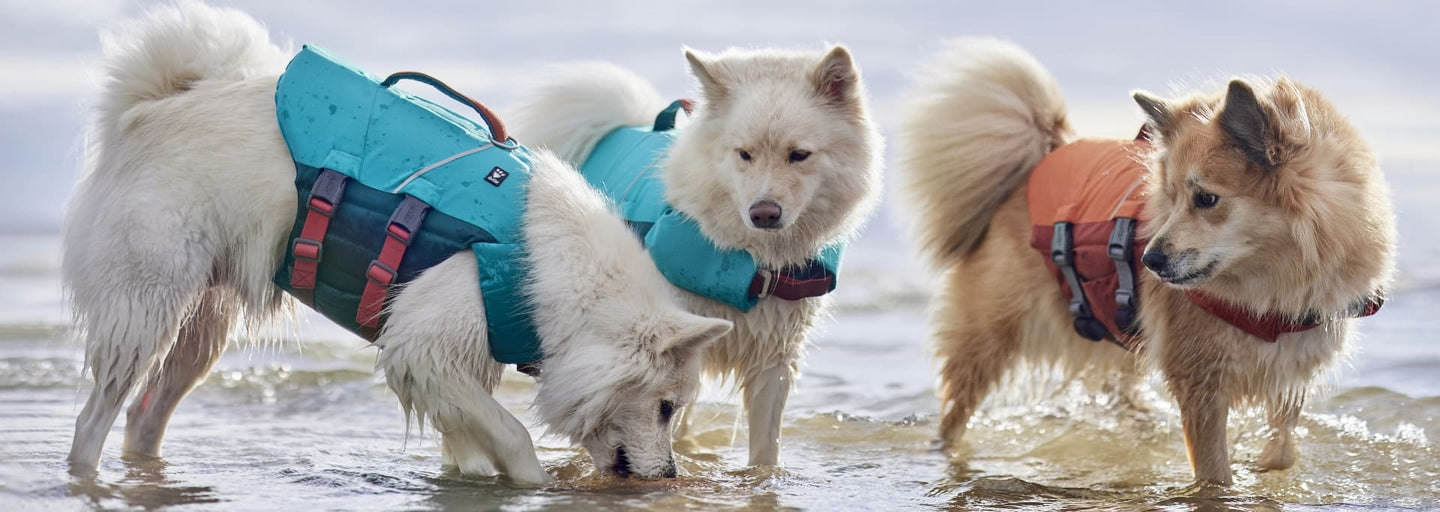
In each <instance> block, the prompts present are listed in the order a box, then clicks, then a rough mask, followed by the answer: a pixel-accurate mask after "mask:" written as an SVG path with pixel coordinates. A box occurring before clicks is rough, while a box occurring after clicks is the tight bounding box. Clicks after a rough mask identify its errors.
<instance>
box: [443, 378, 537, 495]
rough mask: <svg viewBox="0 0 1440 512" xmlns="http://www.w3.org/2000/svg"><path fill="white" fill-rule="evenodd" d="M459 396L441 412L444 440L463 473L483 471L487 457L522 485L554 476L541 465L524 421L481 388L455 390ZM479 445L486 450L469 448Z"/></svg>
mask: <svg viewBox="0 0 1440 512" xmlns="http://www.w3.org/2000/svg"><path fill="white" fill-rule="evenodd" d="M453 392H454V393H455V395H456V398H458V399H459V400H458V401H457V402H456V403H453V404H448V405H447V406H445V407H446V408H447V412H449V413H450V414H448V415H444V416H440V417H439V418H437V419H439V420H441V424H439V425H438V426H439V427H440V428H441V429H443V434H444V436H445V444H446V447H447V448H448V452H449V455H450V457H451V460H452V461H453V462H454V464H455V465H456V466H457V467H458V468H459V469H460V471H461V472H462V473H479V474H484V471H483V470H484V468H485V466H486V464H485V463H484V461H485V459H488V460H489V461H492V462H494V464H495V467H496V469H499V470H500V472H501V473H503V474H505V475H506V476H509V477H510V479H511V480H513V481H514V482H515V483H517V484H520V485H535V486H538V485H544V484H547V483H550V481H551V477H550V475H549V474H548V473H546V472H545V469H544V468H542V467H541V466H540V459H539V458H538V457H536V455H535V445H534V443H533V442H532V441H531V440H530V431H529V430H526V428H525V425H524V424H522V423H520V420H519V419H517V418H515V415H513V414H510V411H508V410H505V406H503V405H500V402H497V401H496V400H495V397H492V396H490V394H489V393H486V392H485V391H484V390H482V389H470V388H464V389H459V390H454V391H453ZM472 449H478V450H480V451H482V452H483V453H473V452H469V450H472Z"/></svg>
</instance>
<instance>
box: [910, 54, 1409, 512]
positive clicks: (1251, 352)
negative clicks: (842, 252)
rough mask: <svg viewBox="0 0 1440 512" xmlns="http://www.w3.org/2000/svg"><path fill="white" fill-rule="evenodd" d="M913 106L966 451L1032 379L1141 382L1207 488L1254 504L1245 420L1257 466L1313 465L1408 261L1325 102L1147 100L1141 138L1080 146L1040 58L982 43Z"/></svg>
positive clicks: (934, 332) (1266, 94)
mask: <svg viewBox="0 0 1440 512" xmlns="http://www.w3.org/2000/svg"><path fill="white" fill-rule="evenodd" d="M1117 96H1119V97H1121V98H1123V95H1117ZM912 97H913V98H914V99H913V100H912V101H911V102H910V104H909V105H908V108H907V114H906V117H905V120H904V121H903V122H902V129H901V133H900V141H899V142H900V143H899V146H900V159H899V160H900V164H901V165H900V169H899V174H900V183H901V187H900V189H901V193H902V194H903V195H904V196H905V198H906V199H907V200H908V201H909V203H910V204H911V205H912V209H911V210H910V214H911V215H912V216H914V217H915V218H916V219H917V222H916V238H917V239H918V241H919V243H920V246H921V250H922V253H923V254H924V256H926V257H927V258H928V259H929V260H930V262H931V264H932V265H934V266H935V267H936V268H938V269H941V270H943V271H944V272H946V274H945V282H944V283H943V284H942V285H941V292H940V293H939V294H938V295H937V301H938V302H937V303H936V304H934V305H933V306H932V311H933V313H932V316H931V320H930V324H931V325H930V330H931V334H930V337H931V342H932V343H933V344H934V346H935V350H936V352H937V354H938V357H939V358H940V362H941V375H940V378H941V384H940V389H939V393H940V398H941V403H942V407H943V416H944V417H943V419H942V421H941V426H940V436H941V438H942V439H943V440H944V442H945V443H946V444H947V445H948V446H954V445H956V444H958V443H961V442H962V438H963V437H964V435H965V432H966V429H967V426H968V423H969V421H970V419H971V416H972V415H973V414H974V413H975V411H976V408H977V407H979V405H980V403H981V402H982V401H983V400H984V398H985V397H986V396H987V395H988V394H990V393H991V391H992V390H994V389H995V388H996V387H997V385H998V384H999V383H1001V382H1007V380H1006V379H1007V378H1009V377H1010V376H1012V375H1015V374H1017V372H1018V371H1019V369H1021V368H1024V367H1026V366H1038V367H1042V368H1061V369H1063V370H1064V372H1063V373H1065V378H1067V379H1077V380H1080V381H1081V382H1084V383H1087V384H1089V385H1092V386H1095V385H1097V384H1098V383H1101V382H1106V381H1107V380H1108V381H1111V382H1114V381H1118V382H1121V383H1122V385H1123V386H1124V387H1133V386H1134V385H1136V384H1137V383H1138V382H1139V381H1140V379H1139V378H1138V370H1137V363H1139V364H1140V366H1145V367H1149V368H1155V369H1158V370H1159V372H1160V374H1161V375H1162V376H1163V378H1164V381H1165V384H1166V386H1167V387H1168V388H1169V390H1170V393H1171V394H1172V395H1173V396H1174V397H1175V399H1176V401H1177V402H1178V405H1179V410H1180V416H1181V423H1182V431H1183V434H1184V438H1185V446H1186V449H1187V452H1188V453H1187V454H1188V456H1189V457H1188V458H1189V461H1190V467H1191V470H1192V471H1193V474H1194V477H1195V480H1196V481H1198V482H1204V483H1212V484H1225V485H1228V484H1230V483H1231V482H1232V477H1231V469H1230V453H1229V448H1228V446H1227V439H1226V431H1225V429H1226V423H1227V418H1228V415H1229V413H1230V410H1231V409H1232V408H1235V407H1246V406H1251V405H1254V406H1259V407H1261V408H1262V409H1263V411H1264V415H1265V418H1266V422H1267V424H1268V427H1269V428H1268V430H1267V432H1266V435H1267V437H1268V439H1267V442H1266V444H1265V447H1264V448H1263V450H1261V451H1260V453H1259V455H1258V456H1257V457H1256V460H1255V461H1254V464H1255V465H1256V466H1259V467H1260V468H1263V469H1273V470H1278V469H1286V468H1289V467H1291V466H1292V465H1293V464H1295V461H1296V459H1297V457H1298V453H1299V452H1298V448H1297V446H1296V440H1295V434H1294V430H1295V428H1296V424H1297V422H1298V421H1299V418H1300V411H1301V409H1302V407H1303V406H1304V405H1305V401H1306V398H1307V397H1308V396H1310V394H1311V393H1312V392H1313V391H1314V390H1315V389H1316V383H1317V381H1318V380H1321V379H1319V377H1320V376H1322V375H1324V374H1325V373H1326V372H1327V371H1329V370H1330V369H1331V368H1332V367H1334V366H1335V363H1336V362H1337V361H1339V360H1340V359H1341V355H1342V354H1344V353H1345V352H1346V350H1347V346H1348V345H1349V344H1350V338H1351V333H1352V331H1353V330H1354V324H1355V323H1356V321H1355V317H1358V316H1365V315H1368V314H1371V313H1374V312H1375V310H1376V309H1378V308H1379V306H1380V304H1381V303H1382V302H1383V299H1384V297H1385V296H1386V295H1387V293H1388V292H1387V290H1388V287H1389V286H1390V280H1391V274H1392V272H1393V268H1394V258H1395V227H1394V216H1393V213H1392V212H1391V207H1390V202H1389V197H1388V191H1387V189H1386V185H1385V181H1384V176H1383V175H1382V174H1381V172H1380V169H1379V167H1378V165H1377V163H1376V160H1375V156H1374V155H1373V154H1372V153H1371V150H1370V148H1369V146H1368V145H1367V143H1366V142H1365V140H1364V139H1363V138H1361V137H1360V135H1359V134H1358V133H1357V132H1356V130H1355V129H1354V127H1352V126H1351V125H1350V124H1349V122H1348V121H1346V119H1345V117H1344V116H1343V115H1341V114H1340V112H1339V111H1338V110H1337V109H1336V107H1335V106H1334V105H1333V104H1332V103H1331V102H1330V101H1329V100H1328V99H1327V98H1326V97H1325V96H1324V95H1323V94H1321V93H1320V92H1319V91H1317V90H1315V89H1313V88H1310V87H1307V86H1305V85H1302V84H1300V83H1297V82H1295V81H1293V80H1290V79H1287V78H1283V77H1282V78H1276V79H1258V78H1245V79H1234V80H1232V81H1230V82H1229V84H1228V85H1227V86H1226V87H1223V88H1221V89H1220V90H1197V91H1193V92H1191V93H1189V94H1187V95H1185V96H1183V97H1180V98H1175V99H1163V98H1159V97H1156V96H1154V95H1150V94H1148V93H1143V92H1140V93H1135V94H1134V95H1133V99H1134V100H1135V102H1136V103H1138V104H1139V106H1140V109H1141V111H1142V112H1143V113H1144V114H1145V116H1146V118H1147V122H1146V123H1145V127H1144V128H1143V129H1141V127H1138V126H1137V127H1136V128H1137V131H1138V132H1140V133H1139V135H1138V136H1136V137H1134V138H1129V139H1117V140H1103V139H1083V138H1082V139H1076V138H1075V137H1074V136H1073V135H1072V130H1071V128H1070V120H1069V117H1068V114H1067V112H1066V108H1065V101H1064V97H1063V95H1062V93H1061V90H1060V85H1059V84H1058V83H1057V82H1056V81H1055V79H1054V78H1052V77H1051V76H1050V74H1049V72H1047V71H1046V70H1045V68H1044V67H1042V66H1041V65H1040V63H1039V62H1037V61H1036V60H1035V59H1034V57H1031V56H1030V55H1029V54H1028V53H1026V52H1025V51H1024V50H1022V49H1020V48H1019V47H1017V46H1015V45H1013V44H1010V43H1006V42H1002V41H996V40H962V41H958V42H955V43H953V44H952V45H950V47H949V48H948V49H947V50H946V51H945V52H943V53H942V54H941V55H939V56H938V57H936V58H935V59H934V60H932V61H931V63H930V64H929V66H928V67H926V68H925V69H924V71H923V73H922V74H921V79H920V84H919V86H918V87H917V89H916V90H915V91H914V92H913V94H912ZM1117 103H1118V102H1117ZM1117 108H1118V107H1117ZM1147 242H1148V246H1147ZM1036 251H1038V252H1039V253H1040V255H1039V257H1037V255H1036V254H1035V252H1036ZM1136 260H1139V261H1138V262H1137V261H1136ZM975 290H983V291H984V293H974V291H975ZM1094 342H1103V343H1094ZM1117 376H1118V377H1117Z"/></svg>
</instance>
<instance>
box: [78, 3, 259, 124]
mask: <svg viewBox="0 0 1440 512" xmlns="http://www.w3.org/2000/svg"><path fill="white" fill-rule="evenodd" d="M101 41H102V44H103V46H104V55H105V57H104V58H105V81H104V90H103V91H102V93H101V101H100V104H99V106H98V107H99V108H98V112H97V119H96V122H97V123H98V126H97V128H100V129H101V130H104V131H108V130H112V129H118V128H120V126H119V125H118V124H117V123H119V122H120V121H121V120H123V119H124V116H125V113H126V112H129V111H130V110H131V109H133V108H135V106H137V105H140V104H142V103H145V102H148V101H153V100H159V99H164V98H166V97H170V96H173V95H176V94H180V93H182V92H185V91H187V90H190V89H191V88H192V87H194V85H195V84H196V83H197V82H201V81H204V80H239V79H244V78H249V77H252V76H256V75H260V74H266V73H271V74H273V73H279V72H280V70H281V69H283V67H284V65H285V57H286V53H287V52H285V51H284V50H282V49H281V48H280V47H278V46H276V45H275V44H273V43H271V42H270V35H269V33H268V32H266V31H265V28H264V27H263V26H261V25H260V23H259V22H257V21H255V19H254V18H251V17H250V16H249V15H246V14H245V13H242V12H240V11H238V10H235V9H226V8H217V7H211V6H209V5H205V4H203V3H200V2H197V1H184V2H180V3H178V4H175V5H166V6H163V7H157V8H154V9H151V10H150V11H148V12H147V13H146V15H145V17H143V18H140V19H137V20H132V21H130V22H128V23H124V24H121V25H120V26H118V27H116V28H114V29H113V30H109V31H106V32H105V33H102V34H101Z"/></svg>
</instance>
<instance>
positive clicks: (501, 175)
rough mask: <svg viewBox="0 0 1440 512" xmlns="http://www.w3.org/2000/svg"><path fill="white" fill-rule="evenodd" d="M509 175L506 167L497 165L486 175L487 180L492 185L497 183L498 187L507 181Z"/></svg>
mask: <svg viewBox="0 0 1440 512" xmlns="http://www.w3.org/2000/svg"><path fill="white" fill-rule="evenodd" d="M508 177H510V173H508V172H506V171H505V169H501V168H499V167H496V168H494V169H490V174H486V175H485V181H488V182H490V184H491V185H495V186H497V187H498V186H500V184H501V183H505V178H508Z"/></svg>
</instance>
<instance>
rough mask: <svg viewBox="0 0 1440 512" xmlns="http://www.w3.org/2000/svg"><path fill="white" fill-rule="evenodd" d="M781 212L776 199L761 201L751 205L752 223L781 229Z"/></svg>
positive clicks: (762, 226)
mask: <svg viewBox="0 0 1440 512" xmlns="http://www.w3.org/2000/svg"><path fill="white" fill-rule="evenodd" d="M781 213H782V212H781V210H780V205H778V204H775V202H774V201H760V202H758V203H755V204H752V205H750V223H751V224H754V225H755V227H757V228H760V229H779V228H780V214H781Z"/></svg>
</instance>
